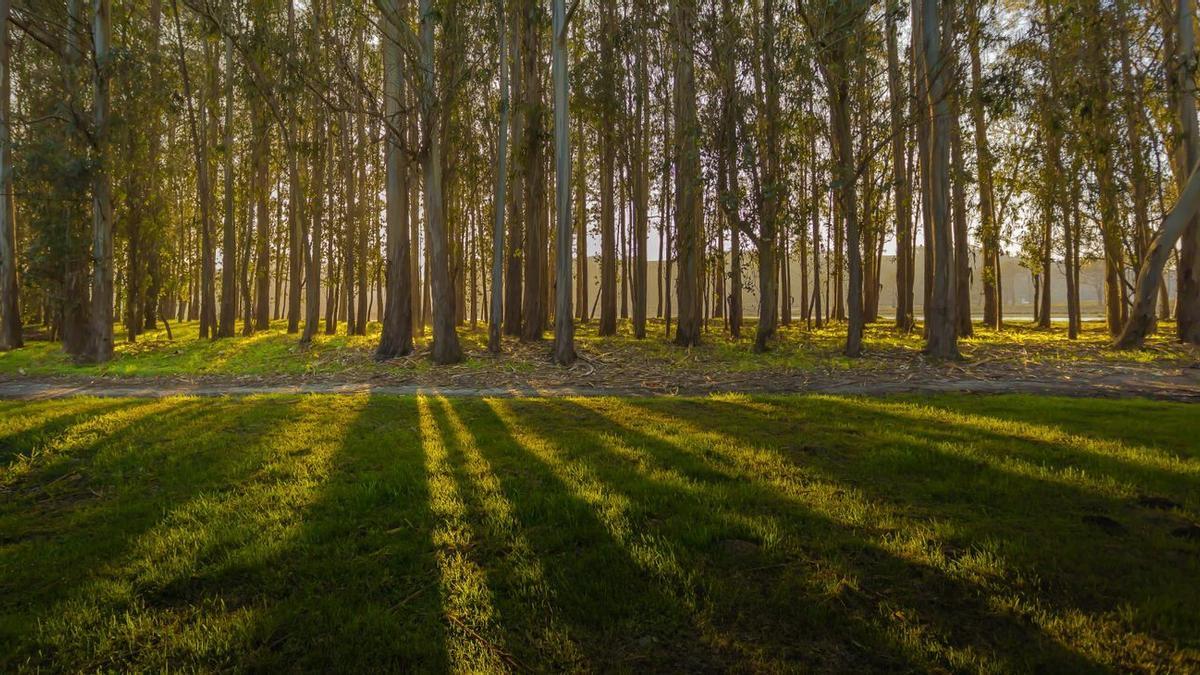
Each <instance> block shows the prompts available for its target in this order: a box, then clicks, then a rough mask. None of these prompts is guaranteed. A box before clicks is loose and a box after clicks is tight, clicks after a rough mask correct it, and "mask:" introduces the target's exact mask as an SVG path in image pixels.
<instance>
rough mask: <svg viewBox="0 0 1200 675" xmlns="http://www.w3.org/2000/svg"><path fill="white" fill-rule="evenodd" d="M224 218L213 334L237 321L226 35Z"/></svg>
mask: <svg viewBox="0 0 1200 675" xmlns="http://www.w3.org/2000/svg"><path fill="white" fill-rule="evenodd" d="M223 132H224V137H223V141H222V143H223V145H224V146H225V153H224V154H225V162H224V171H225V186H224V194H223V195H222V197H223V199H224V201H225V220H224V222H223V227H222V237H221V315H220V320H219V322H218V323H217V332H216V333H214V334H213V337H214V338H226V337H233V334H234V331H235V324H236V323H237V225H236V223H235V222H234V214H233V38H231V37H229V36H228V35H227V36H225V128H224V129H223Z"/></svg>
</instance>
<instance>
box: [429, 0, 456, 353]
mask: <svg viewBox="0 0 1200 675" xmlns="http://www.w3.org/2000/svg"><path fill="white" fill-rule="evenodd" d="M419 9H420V19H421V41H420V44H421V49H420V56H421V97H420V98H421V111H420V112H421V127H422V132H423V134H424V139H423V140H424V143H422V147H423V148H424V157H423V158H422V159H423V162H424V171H425V236H426V238H427V239H428V241H429V258H430V265H429V280H430V296H431V298H430V299H431V302H432V305H433V349H432V352H433V362H434V363H437V364H439V365H447V364H451V363H458V362H459V361H462V358H463V354H462V348H461V347H460V346H459V343H458V332H457V331H456V330H455V327H454V298H453V296H452V292H453V288H452V287H451V283H450V257H449V252H448V251H447V239H446V223H445V219H444V217H445V205H444V203H443V200H442V138H441V135H442V129H441V128H440V125H439V124H438V119H439V115H438V114H437V113H438V110H437V105H438V99H437V86H436V81H437V80H436V71H435V70H434V68H435V59H434V41H433V24H434V21H435V20H437V17H435V16H434V13H433V12H434V10H433V0H420V5H419Z"/></svg>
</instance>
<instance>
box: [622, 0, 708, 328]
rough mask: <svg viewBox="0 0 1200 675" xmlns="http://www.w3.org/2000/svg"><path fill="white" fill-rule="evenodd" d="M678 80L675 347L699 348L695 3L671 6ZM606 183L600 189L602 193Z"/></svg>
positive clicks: (681, 0) (679, 1) (684, 0)
mask: <svg viewBox="0 0 1200 675" xmlns="http://www.w3.org/2000/svg"><path fill="white" fill-rule="evenodd" d="M670 9H671V31H672V47H673V49H674V59H675V64H674V79H675V93H674V101H675V144H674V148H673V151H674V155H675V157H674V161H675V234H676V237H678V240H677V244H676V250H677V251H678V256H679V282H678V285H677V286H676V295H677V297H678V300H679V310H678V311H679V319H678V323H677V324H676V328H675V344H677V345H679V346H681V347H693V346H696V345H698V344H700V329H701V324H702V322H703V319H704V314H703V301H704V293H703V291H702V287H703V284H702V275H703V273H704V221H703V201H704V186H703V184H702V182H701V181H702V180H703V176H702V174H701V172H700V128H699V121H698V120H697V115H696V70H695V51H696V44H695V23H696V2H695V0H672V1H671V6H670ZM603 189H604V187H603V184H602V185H601V190H603Z"/></svg>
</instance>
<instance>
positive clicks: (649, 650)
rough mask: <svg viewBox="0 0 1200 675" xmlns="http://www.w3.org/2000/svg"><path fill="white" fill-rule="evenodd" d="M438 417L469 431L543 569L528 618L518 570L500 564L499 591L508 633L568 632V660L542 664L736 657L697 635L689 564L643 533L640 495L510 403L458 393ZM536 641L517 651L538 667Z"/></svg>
mask: <svg viewBox="0 0 1200 675" xmlns="http://www.w3.org/2000/svg"><path fill="white" fill-rule="evenodd" d="M444 413H445V415H446V417H447V418H451V417H452V418H454V419H457V420H458V422H459V423H460V424H461V425H462V427H463V428H465V429H468V430H469V433H470V434H471V435H472V436H473V438H474V443H475V445H476V446H477V447H478V448H479V450H480V456H481V457H482V458H483V459H484V460H485V461H486V463H487V466H488V468H489V471H490V474H491V475H492V476H493V477H494V479H495V481H496V485H497V489H498V491H499V493H500V494H501V495H502V496H503V498H504V500H505V501H506V502H507V503H508V504H509V505H510V508H511V518H512V520H513V522H514V526H513V527H514V529H515V531H517V532H519V533H520V536H521V537H522V538H523V539H524V540H525V541H526V542H527V544H528V546H529V548H530V549H531V555H534V556H536V557H537V558H538V559H539V567H540V570H541V571H542V573H543V576H542V578H541V580H540V581H539V582H538V583H539V584H544V588H541V589H538V590H537V591H536V592H535V596H536V595H538V594H540V595H541V597H542V598H543V599H544V600H543V602H544V603H545V605H544V607H545V609H544V610H543V611H545V612H548V613H549V614H550V615H549V616H547V617H541V618H531V617H526V616H524V614H525V613H526V612H528V609H529V608H528V605H527V601H528V595H529V594H527V593H524V592H522V591H521V590H519V589H515V588H512V587H513V586H518V585H520V584H521V583H522V581H521V580H520V578H519V574H512V575H508V574H506V571H500V572H498V575H499V576H500V577H501V578H500V579H499V580H498V583H499V584H500V587H501V588H505V589H511V590H507V591H506V592H505V593H503V594H501V596H500V602H501V608H502V611H504V610H507V611H506V612H505V615H506V616H509V617H512V618H513V621H512V623H511V624H508V625H506V626H505V630H507V631H509V632H510V633H512V634H514V635H516V636H519V635H521V634H524V633H528V632H530V631H532V632H535V633H536V632H538V631H540V630H543V629H544V628H545V626H546V624H550V625H551V626H553V627H555V628H556V629H557V630H558V631H560V632H561V633H565V634H566V635H568V636H569V637H570V639H571V643H570V645H567V646H563V647H562V648H561V650H560V653H562V654H563V655H564V656H569V655H571V654H573V653H577V656H576V657H575V658H577V659H578V660H577V661H576V662H574V663H569V664H568V663H561V662H555V661H551V662H550V663H548V664H545V665H544V666H542V667H546V668H549V669H551V670H557V669H563V668H570V669H579V668H583V669H585V670H613V669H618V670H620V669H629V668H636V669H639V670H651V671H653V670H662V669H673V670H700V671H704V670H721V669H725V668H728V667H730V666H731V665H732V664H733V663H734V662H735V659H736V654H735V653H734V652H733V651H732V650H730V649H728V648H727V647H726V646H724V645H720V644H715V643H713V642H711V641H709V640H707V639H706V636H703V635H701V633H700V630H699V629H698V626H697V621H696V616H695V608H696V598H695V597H691V595H690V593H691V590H692V585H691V583H690V580H689V579H687V578H686V571H685V570H681V569H679V568H678V566H677V565H676V563H675V561H674V560H673V559H672V558H671V555H670V552H669V551H667V550H665V549H664V548H663V546H662V544H664V543H667V542H661V541H655V540H654V537H653V536H652V535H650V534H649V533H645V532H642V531H640V528H639V527H638V520H639V519H640V517H641V516H640V515H639V514H637V513H634V512H631V511H630V509H636V508H637V507H638V506H639V505H638V503H637V501H636V500H633V499H630V498H629V497H628V496H627V495H625V494H623V492H622V491H621V490H619V489H616V488H614V487H613V486H609V485H603V484H601V483H598V482H597V481H596V480H595V478H594V476H591V475H589V474H588V473H587V471H586V470H583V467H582V465H579V464H577V463H575V462H573V461H571V460H569V459H568V458H567V457H566V455H565V453H564V452H563V449H562V448H561V447H560V446H558V445H557V443H554V442H552V441H550V440H549V439H546V438H543V437H540V436H535V435H531V432H530V430H529V429H527V428H524V427H523V424H522V421H521V419H520V415H519V414H518V413H517V412H516V411H514V410H513V409H512V408H511V407H508V406H507V402H502V401H494V400H487V401H484V402H480V401H478V400H467V399H454V400H451V401H449V402H448V403H446V404H445V408H444ZM471 490H472V491H473V492H475V494H474V495H472V496H470V497H469V500H470V501H471V502H474V503H484V502H485V501H486V497H485V495H483V494H479V488H478V486H473V487H472V488H471ZM499 545H501V546H503V544H499ZM506 554H507V552H506ZM513 562H514V563H516V564H519V562H520V561H513ZM500 564H501V566H504V565H507V564H509V563H508V562H507V561H506V562H501V563H500ZM514 576H515V577H517V578H513V577H514ZM536 644H537V643H536V641H530V644H527V645H517V646H514V651H515V652H516V653H517V654H518V655H519V656H523V658H524V659H526V660H527V661H528V662H530V663H543V662H542V659H541V657H542V655H541V653H540V652H539V651H537V650H536V649H535V648H534V645H536ZM576 650H577V651H576Z"/></svg>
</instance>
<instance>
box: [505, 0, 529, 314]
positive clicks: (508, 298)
mask: <svg viewBox="0 0 1200 675" xmlns="http://www.w3.org/2000/svg"><path fill="white" fill-rule="evenodd" d="M517 1H518V6H519V7H521V8H522V13H524V12H527V11H528V10H529V8H528V7H527V6H526V1H525V0H517ZM518 18H519V19H520V20H519V21H517V22H516V27H515V30H514V31H513V36H512V50H511V55H510V64H509V67H510V68H512V87H513V92H512V95H513V96H515V97H516V99H517V100H518V101H521V102H523V101H524V100H525V87H527V86H528V83H526V82H525V77H524V69H523V68H522V67H521V64H522V63H524V61H523V59H522V56H521V51H522V50H523V49H524V43H523V40H524V38H523V35H524V32H525V30H526V28H527V26H526V21H525V20H524V18H523V17H521V16H518ZM527 115H528V111H527V110H526V109H525V106H524V105H518V106H517V108H516V110H514V111H513V115H512V145H513V155H514V157H513V165H514V166H513V174H512V180H510V181H509V184H508V189H509V190H510V197H511V198H510V199H509V200H508V260H507V262H506V264H505V266H506V267H507V270H506V272H505V275H504V334H505V335H511V336H513V337H519V336H520V335H521V328H522V318H523V317H522V316H521V309H522V308H521V276H522V269H521V257H522V255H523V246H524V241H525V236H524V224H525V223H524V220H525V217H524V212H525V210H526V209H528V208H530V207H529V205H528V204H525V203H524V200H525V180H526V179H527V176H526V175H525V172H524V171H523V170H522V169H520V168H518V167H517V166H516V164H517V160H518V155H519V152H520V151H522V150H523V149H524V148H525V126H526V121H525V118H526V116H527ZM528 178H530V179H531V178H532V177H528Z"/></svg>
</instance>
